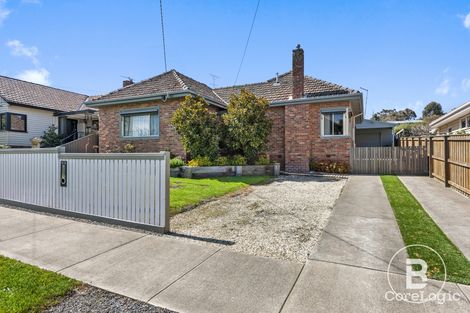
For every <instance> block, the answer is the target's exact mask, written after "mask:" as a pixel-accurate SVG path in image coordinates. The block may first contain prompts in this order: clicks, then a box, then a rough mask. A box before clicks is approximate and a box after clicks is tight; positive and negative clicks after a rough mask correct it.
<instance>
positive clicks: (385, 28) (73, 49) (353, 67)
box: [0, 0, 470, 116]
mask: <svg viewBox="0 0 470 313" xmlns="http://www.w3.org/2000/svg"><path fill="white" fill-rule="evenodd" d="M256 2H257V0H239V1H235V0H234V1H220V0H219V1H218V0H207V1H203V0H199V1H190V0H172V1H169V0H164V1H163V5H164V15H165V31H166V41H167V54H168V57H167V59H168V67H169V68H175V69H177V70H179V71H181V72H182V73H184V74H186V75H188V76H190V77H193V78H195V79H197V80H200V81H202V82H205V83H207V84H208V85H210V86H212V84H213V80H212V77H211V76H210V74H215V75H217V76H218V77H219V78H217V79H216V85H217V86H227V85H231V84H233V82H234V80H235V76H236V73H237V69H238V65H239V63H240V60H241V57H242V52H243V48H244V45H245V41H246V37H247V36H248V31H249V28H250V24H251V19H252V17H253V14H254V10H255V7H256ZM297 43H300V44H301V45H302V46H303V48H304V49H305V72H306V74H308V75H310V76H314V77H318V78H321V79H324V80H328V81H331V82H334V83H338V84H341V85H344V86H347V87H351V88H355V89H358V88H359V87H364V88H367V89H369V99H368V107H367V115H368V116H370V115H371V114H372V113H373V112H377V111H379V110H381V109H383V108H397V109H401V108H405V107H409V108H412V109H414V110H416V111H417V113H418V115H420V112H421V110H422V108H423V107H424V105H425V104H426V103H428V102H429V101H431V100H436V101H438V102H440V103H442V105H443V107H444V109H445V110H450V109H451V108H453V107H455V106H458V105H460V104H461V103H463V102H465V101H468V100H470V57H469V55H470V54H469V51H470V2H469V1H457V0H454V1H446V0H442V1H440V0H433V1H418V0H417V1H406V0H402V1H393V0H388V1H288V0H285V1H277V0H270V1H268V0H261V4H260V7H259V12H258V16H257V19H256V22H255V25H254V30H253V34H252V37H251V41H250V44H249V47H248V51H247V55H246V58H245V62H244V64H243V67H242V70H241V73H240V77H239V79H238V82H239V83H250V82H257V81H261V80H266V79H269V78H271V77H273V76H275V73H276V72H279V73H283V72H286V71H288V70H290V67H291V51H292V49H293V48H294V47H295V45H296V44H297ZM163 71H164V64H163V52H162V40H161V31H160V11H159V2H158V0H152V1H150V0H148V1H147V0H140V1H124V0H113V1H110V0H108V1H106V0H80V1H79V0H75V1H72V0H65V1H64V0H0V74H1V75H7V76H12V77H20V78H24V79H28V80H34V81H38V82H43V83H46V84H50V85H51V86H54V87H59V88H65V89H69V90H73V91H78V92H82V93H85V94H101V93H106V92H109V91H111V90H113V89H116V88H118V87H119V86H120V85H121V81H122V79H123V78H122V77H121V75H123V76H130V77H132V78H134V79H135V80H136V81H139V80H142V79H145V78H148V77H151V76H154V75H157V74H159V73H161V72H163Z"/></svg>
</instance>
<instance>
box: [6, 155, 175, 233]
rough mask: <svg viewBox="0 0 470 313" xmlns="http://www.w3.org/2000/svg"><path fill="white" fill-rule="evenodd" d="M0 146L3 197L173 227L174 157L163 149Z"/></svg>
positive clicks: (88, 214)
mask: <svg viewBox="0 0 470 313" xmlns="http://www.w3.org/2000/svg"><path fill="white" fill-rule="evenodd" d="M62 152H63V148H62V149H61V148H52V149H6V150H0V173H1V174H0V201H3V202H4V203H9V204H13V205H22V204H23V205H26V206H27V207H30V208H32V209H39V210H45V211H49V212H53V213H59V214H60V213H62V214H67V215H72V216H77V217H82V218H89V219H94V220H102V221H106V222H112V223H118V224H124V225H128V226H134V227H139V228H144V229H150V230H157V231H169V216H168V209H169V184H170V183H169V174H170V166H169V158H170V155H169V153H168V152H161V153H142V154H140V153H135V154H127V153H110V154H86V153H76V154H75V153H62Z"/></svg>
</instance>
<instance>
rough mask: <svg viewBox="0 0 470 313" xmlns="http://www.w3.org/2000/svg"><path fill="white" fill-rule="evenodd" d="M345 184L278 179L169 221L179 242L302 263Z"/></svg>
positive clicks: (326, 179) (300, 178)
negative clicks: (185, 240) (193, 240)
mask: <svg viewBox="0 0 470 313" xmlns="http://www.w3.org/2000/svg"><path fill="white" fill-rule="evenodd" d="M346 181H347V179H340V178H334V177H310V176H281V177H279V178H277V179H276V180H275V181H274V182H272V183H270V184H267V185H261V186H251V187H249V188H248V189H246V192H244V193H242V194H237V195H234V196H228V197H222V198H220V199H217V200H214V201H212V202H209V203H206V204H203V205H201V206H199V207H197V208H195V209H193V210H191V211H188V212H184V213H181V214H178V215H176V216H174V217H172V219H171V230H172V232H174V233H176V234H179V235H181V236H186V237H188V238H190V237H191V236H193V237H195V238H196V239H197V238H199V239H203V240H206V241H219V242H222V243H225V249H229V250H233V251H237V252H242V253H248V254H253V255H258V256H265V257H274V258H278V259H283V260H292V261H298V262H305V261H306V260H307V258H308V254H309V253H310V252H312V251H313V250H314V248H315V246H316V244H317V242H318V240H319V239H320V236H321V233H322V230H323V228H324V227H325V226H326V224H327V222H328V218H329V216H330V214H331V212H332V209H333V206H334V203H335V201H336V199H337V198H338V197H339V195H340V193H341V190H342V188H343V187H344V185H345V183H346Z"/></svg>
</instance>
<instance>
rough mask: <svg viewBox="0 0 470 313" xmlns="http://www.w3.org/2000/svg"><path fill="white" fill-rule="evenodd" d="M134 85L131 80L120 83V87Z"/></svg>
mask: <svg viewBox="0 0 470 313" xmlns="http://www.w3.org/2000/svg"><path fill="white" fill-rule="evenodd" d="M132 84H134V81H133V80H132V79H126V80H123V81H122V87H127V86H130V85H132Z"/></svg>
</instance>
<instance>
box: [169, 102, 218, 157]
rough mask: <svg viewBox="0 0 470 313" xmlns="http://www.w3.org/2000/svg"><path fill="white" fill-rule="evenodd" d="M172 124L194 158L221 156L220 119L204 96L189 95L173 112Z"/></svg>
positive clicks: (186, 149)
mask: <svg viewBox="0 0 470 313" xmlns="http://www.w3.org/2000/svg"><path fill="white" fill-rule="evenodd" d="M171 124H172V125H173V126H174V127H175V129H176V132H177V133H178V135H179V136H180V139H181V143H182V144H183V147H184V150H185V151H186V152H187V153H188V154H189V155H191V157H192V158H193V159H197V158H200V157H208V158H209V159H210V160H215V159H216V158H217V157H218V156H219V142H220V138H221V136H220V121H219V118H218V116H217V113H215V112H212V111H211V110H209V105H208V104H207V103H206V101H205V100H204V99H203V98H201V97H197V98H193V97H190V96H187V97H186V98H185V99H184V101H183V102H182V103H181V104H180V106H179V107H178V109H177V110H176V111H175V113H174V114H173V117H172V119H171Z"/></svg>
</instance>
